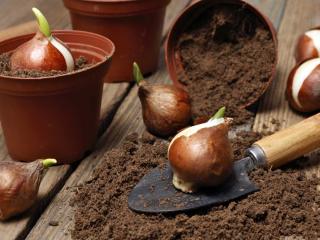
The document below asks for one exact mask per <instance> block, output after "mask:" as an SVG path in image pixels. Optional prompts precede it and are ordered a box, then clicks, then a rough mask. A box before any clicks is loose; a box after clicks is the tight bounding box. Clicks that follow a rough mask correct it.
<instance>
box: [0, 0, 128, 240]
mask: <svg viewBox="0 0 320 240" xmlns="http://www.w3.org/2000/svg"><path fill="white" fill-rule="evenodd" d="M19 4H20V5H21V1H19V0H10V1H4V0H3V1H1V3H0V16H4V18H2V19H0V29H3V27H8V26H11V24H12V25H15V24H20V23H23V21H27V20H32V19H33V18H34V17H33V14H32V12H31V7H32V6H37V7H39V8H40V9H42V10H43V12H46V13H47V12H48V14H46V15H47V17H48V19H50V23H52V26H53V27H54V28H61V29H62V28H66V27H68V26H70V24H69V17H68V12H67V10H66V9H64V7H63V4H62V1H60V0H50V1H45V0H37V1H26V3H24V8H21V7H14V6H19ZM15 8H17V9H15ZM57 12H59V14H56V13H57ZM6 13H10V14H6ZM16 14H18V15H19V16H17V17H16ZM9 17H10V21H9V20H8V18H9ZM7 20H8V22H6V21H7ZM8 23H9V24H10V25H8ZM4 37H5V36H4ZM129 88H130V87H129V84H128V83H122V84H117V85H115V84H105V86H104V90H103V97H102V106H101V128H100V132H103V131H104V130H105V129H106V128H107V126H108V125H109V124H110V122H111V120H112V117H113V116H114V114H115V112H116V109H117V108H118V107H119V105H120V103H121V101H122V100H123V98H124V96H125V95H126V94H127V93H128V90H129ZM0 134H1V135H0V160H5V159H6V160H8V159H10V157H9V155H8V153H7V149H6V147H5V142H4V138H3V134H2V130H0ZM76 166H77V164H75V165H73V166H69V165H65V166H59V167H55V168H51V169H49V171H47V173H46V175H45V176H44V178H43V182H42V184H41V185H40V189H39V200H38V202H37V203H36V205H35V206H34V208H33V209H32V210H31V211H29V212H28V213H26V214H24V215H23V216H19V217H17V218H14V219H12V220H10V221H7V222H2V223H0V239H1V240H7V239H8V240H11V239H17V238H20V239H23V237H24V236H25V235H26V234H27V233H28V232H29V230H30V228H31V227H32V226H33V225H34V223H35V222H36V220H37V219H38V217H39V216H40V215H41V213H42V212H43V210H44V209H45V208H46V206H47V205H48V203H49V202H50V200H51V199H52V197H53V196H54V195H55V194H56V193H57V191H59V189H61V187H62V186H63V184H64V182H65V181H66V179H67V178H68V176H69V175H70V174H71V173H72V172H73V171H74V169H75V168H76Z"/></svg>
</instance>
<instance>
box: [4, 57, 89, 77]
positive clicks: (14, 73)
mask: <svg viewBox="0 0 320 240" xmlns="http://www.w3.org/2000/svg"><path fill="white" fill-rule="evenodd" d="M90 66H92V63H88V60H87V59H86V58H85V57H84V56H80V57H78V58H77V59H75V69H74V70H73V71H72V72H75V71H78V70H81V69H84V68H87V67H90ZM66 73H68V72H67V71H55V70H52V71H35V70H11V69H10V54H9V53H3V54H1V55H0V74H1V75H5V76H11V77H22V78H30V77H31V78H36V77H51V76H59V75H63V74H66Z"/></svg>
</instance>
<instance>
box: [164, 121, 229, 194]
mask: <svg viewBox="0 0 320 240" xmlns="http://www.w3.org/2000/svg"><path fill="white" fill-rule="evenodd" d="M229 123H230V119H224V118H218V119H214V120H209V121H208V122H206V123H202V124H199V125H195V126H192V127H189V128H187V129H185V130H183V131H181V132H180V133H178V134H177V135H176V136H175V137H174V138H173V139H172V141H171V143H170V145H169V149H168V159H169V162H170V166H171V168H172V170H173V185H174V186H175V188H177V189H179V190H181V191H183V192H186V193H193V192H196V191H198V190H199V189H200V188H206V187H216V186H219V185H221V184H222V183H223V182H224V181H225V180H226V179H227V178H228V177H229V176H230V174H231V172H232V166H233V152H232V149H231V144H230V141H229V138H228V125H229Z"/></svg>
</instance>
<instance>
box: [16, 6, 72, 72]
mask: <svg viewBox="0 0 320 240" xmlns="http://www.w3.org/2000/svg"><path fill="white" fill-rule="evenodd" d="M32 10H33V11H34V13H35V15H36V17H37V19H38V22H39V30H38V32H37V33H36V34H35V36H34V37H33V38H32V39H31V40H29V41H27V42H25V43H23V44H22V45H20V46H19V47H18V48H16V49H15V50H14V51H13V52H12V54H11V57H10V68H11V70H36V71H52V70H55V71H72V70H74V67H75V64H74V58H73V56H72V53H71V50H70V49H69V48H68V47H67V46H66V45H65V44H64V43H63V42H61V41H60V40H58V39H56V38H55V37H54V36H52V34H51V30H50V27H49V24H48V22H47V20H46V19H45V17H44V16H43V15H42V13H41V12H40V11H39V10H38V9H35V8H33V9H32Z"/></svg>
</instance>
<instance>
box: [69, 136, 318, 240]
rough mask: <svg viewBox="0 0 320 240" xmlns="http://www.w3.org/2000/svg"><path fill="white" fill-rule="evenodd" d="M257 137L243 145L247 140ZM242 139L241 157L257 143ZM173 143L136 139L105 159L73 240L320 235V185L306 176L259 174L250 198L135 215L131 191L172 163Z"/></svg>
mask: <svg viewBox="0 0 320 240" xmlns="http://www.w3.org/2000/svg"><path fill="white" fill-rule="evenodd" d="M245 135H247V136H249V137H250V136H251V137H250V140H249V141H248V140H247V139H246V141H243V139H244V136H245ZM256 137H258V136H256V135H254V134H246V133H240V134H239V137H238V138H237V139H236V140H234V141H233V146H234V147H236V148H237V149H235V154H236V158H237V159H239V158H241V156H240V155H241V154H242V150H243V149H245V148H247V147H248V146H249V145H250V144H252V142H254V141H256V140H257V139H256ZM167 147H168V143H167V142H165V141H163V140H159V139H156V138H154V137H152V136H151V135H149V134H145V136H144V137H143V138H141V139H138V136H137V135H136V134H132V135H130V136H129V137H128V138H127V139H126V140H125V141H124V143H123V144H122V145H121V146H119V147H118V148H115V149H113V150H111V151H109V152H107V153H106V154H105V156H104V160H103V161H102V164H101V165H100V166H99V167H98V168H97V170H96V171H95V173H94V175H93V178H92V179H91V180H90V181H88V182H87V183H86V184H85V185H84V186H81V187H79V189H78V191H77V194H76V195H75V197H74V199H73V201H74V204H75V208H76V209H75V212H76V215H75V229H74V230H73V232H72V237H73V238H74V239H77V240H87V239H95V240H99V239H119V240H123V239H137V240H143V239H145V240H149V239H164V240H168V239H190V240H191V239H192V240H193V239H279V237H281V236H291V235H296V236H303V237H305V238H307V239H316V238H317V237H320V229H319V226H320V210H319V209H320V197H319V193H317V191H316V185H317V184H318V183H319V182H318V180H315V179H314V180H308V179H306V178H305V177H304V175H302V173H301V172H300V171H301V170H294V169H291V170H284V171H281V170H277V171H273V172H272V171H266V170H256V171H254V172H252V174H251V179H252V180H253V181H254V182H255V183H256V184H257V185H258V186H259V187H260V188H261V191H260V192H257V193H254V194H252V195H250V196H248V197H247V198H244V199H242V200H238V201H236V202H231V203H229V204H226V205H225V206H217V207H213V208H209V209H204V210H201V211H196V212H193V213H188V214H178V215H161V214H158V215H144V214H137V213H134V212H132V211H130V210H129V209H128V206H127V198H128V194H129V192H130V191H131V190H132V188H133V187H134V186H135V184H136V183H137V182H138V181H139V180H140V178H141V177H142V176H143V175H144V174H145V173H146V172H148V171H149V170H151V169H152V168H154V167H156V166H158V165H161V164H164V163H165V162H166V161H167V160H166V155H167Z"/></svg>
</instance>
